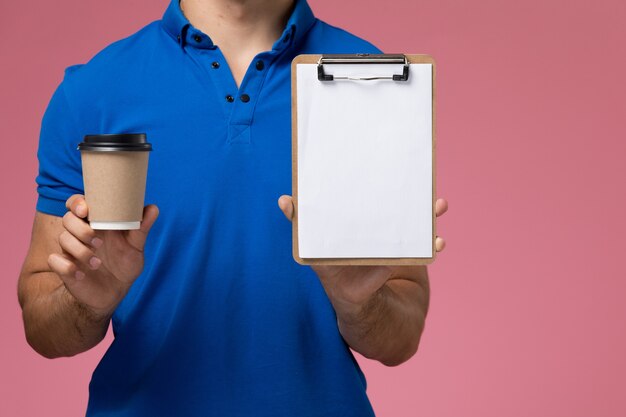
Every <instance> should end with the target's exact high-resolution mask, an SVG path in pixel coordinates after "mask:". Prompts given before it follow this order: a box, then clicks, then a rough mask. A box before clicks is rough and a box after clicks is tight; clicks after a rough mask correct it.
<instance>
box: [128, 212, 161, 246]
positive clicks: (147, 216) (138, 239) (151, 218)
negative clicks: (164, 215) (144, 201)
mask: <svg viewBox="0 0 626 417" xmlns="http://www.w3.org/2000/svg"><path fill="white" fill-rule="evenodd" d="M157 217H159V208H158V207H157V206H156V205H155V204H150V205H148V206H145V207H144V208H143V219H142V220H141V227H140V228H139V229H137V230H129V231H128V236H127V237H126V239H127V240H128V243H130V244H131V245H132V246H133V247H135V248H136V249H137V250H140V251H143V248H144V246H145V244H146V238H147V237H148V232H149V231H150V229H151V228H152V225H153V224H154V222H155V221H156V219H157Z"/></svg>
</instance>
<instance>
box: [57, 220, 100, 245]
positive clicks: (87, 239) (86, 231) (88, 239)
mask: <svg viewBox="0 0 626 417" xmlns="http://www.w3.org/2000/svg"><path fill="white" fill-rule="evenodd" d="M63 226H64V227H65V229H66V230H67V231H68V232H70V233H71V234H73V235H74V236H76V237H77V238H78V239H79V240H80V241H81V242H83V243H84V244H86V245H90V246H92V247H94V248H96V249H97V248H99V247H100V246H102V239H101V238H99V237H97V236H96V231H95V230H93V229H92V228H91V226H89V224H88V223H87V222H86V221H84V220H82V219H80V218H78V217H76V215H75V214H74V213H72V212H71V211H68V212H67V213H65V214H64V215H63Z"/></svg>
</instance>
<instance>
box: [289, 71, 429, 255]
mask: <svg viewBox="0 0 626 417" xmlns="http://www.w3.org/2000/svg"><path fill="white" fill-rule="evenodd" d="M324 69H325V72H326V73H327V74H334V75H360V76H369V75H389V74H390V73H394V74H395V73H402V65H395V64H337V65H328V66H325V68H324ZM297 89H298V94H297V106H298V119H297V134H298V173H297V180H298V184H297V185H298V245H299V255H300V257H301V258H403V257H431V256H432V255H433V254H432V230H433V225H432V216H433V213H432V210H433V204H432V184H433V178H432V155H433V153H432V152H433V143H432V65H431V64H411V65H410V72H409V79H408V81H390V80H373V81H351V80H335V81H331V82H322V81H319V80H318V78H317V64H298V65H297Z"/></svg>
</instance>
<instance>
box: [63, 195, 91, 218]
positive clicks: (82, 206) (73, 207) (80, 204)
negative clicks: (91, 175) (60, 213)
mask: <svg viewBox="0 0 626 417" xmlns="http://www.w3.org/2000/svg"><path fill="white" fill-rule="evenodd" d="M65 207H67V209H68V210H70V211H71V212H72V213H74V214H75V215H76V216H78V217H80V218H85V217H87V213H88V211H89V210H88V209H87V203H86V202H85V197H84V196H83V195H82V194H74V195H73V196H71V197H70V198H68V199H67V201H66V202H65Z"/></svg>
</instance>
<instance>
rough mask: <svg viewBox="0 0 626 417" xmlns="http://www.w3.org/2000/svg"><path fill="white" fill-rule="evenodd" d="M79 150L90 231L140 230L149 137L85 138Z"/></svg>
mask: <svg viewBox="0 0 626 417" xmlns="http://www.w3.org/2000/svg"><path fill="white" fill-rule="evenodd" d="M78 150H79V151H80V155H81V160H82V165H83V182H84V185H85V201H86V203H87V207H89V214H88V216H87V220H88V221H89V224H90V226H91V228H92V229H97V230H133V229H139V227H140V224H141V219H142V218H143V207H144V198H145V192H146V178H147V175H148V155H149V154H150V151H151V150H152V145H151V144H149V143H148V142H147V141H146V134H145V133H125V134H106V135H86V136H85V138H84V142H81V143H80V144H79V145H78Z"/></svg>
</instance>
